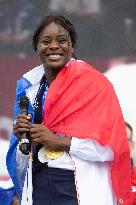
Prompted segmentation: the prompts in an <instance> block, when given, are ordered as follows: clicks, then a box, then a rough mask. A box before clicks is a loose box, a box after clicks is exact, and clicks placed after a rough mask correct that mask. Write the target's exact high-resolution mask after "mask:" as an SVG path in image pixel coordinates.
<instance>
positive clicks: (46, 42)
mask: <svg viewBox="0 0 136 205" xmlns="http://www.w3.org/2000/svg"><path fill="white" fill-rule="evenodd" d="M40 43H42V44H44V45H48V44H49V40H46V39H44V40H41V41H40Z"/></svg>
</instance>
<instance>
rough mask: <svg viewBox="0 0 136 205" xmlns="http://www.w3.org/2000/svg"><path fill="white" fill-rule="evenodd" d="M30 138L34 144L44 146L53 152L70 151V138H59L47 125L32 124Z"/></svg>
mask: <svg viewBox="0 0 136 205" xmlns="http://www.w3.org/2000/svg"><path fill="white" fill-rule="evenodd" d="M30 137H31V140H32V142H33V143H34V144H39V143H41V144H43V145H44V146H46V147H48V148H49V149H51V150H66V151H67V150H69V147H70V144H71V138H70V137H59V136H57V135H55V134H54V133H53V132H52V131H51V130H49V129H48V128H47V127H46V126H45V125H42V124H32V125H31V128H30Z"/></svg>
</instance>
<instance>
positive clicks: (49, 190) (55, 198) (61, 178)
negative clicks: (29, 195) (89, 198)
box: [33, 164, 78, 205]
mask: <svg viewBox="0 0 136 205" xmlns="http://www.w3.org/2000/svg"><path fill="white" fill-rule="evenodd" d="M33 205H78V200H77V192H76V186H75V179H74V172H73V171H71V170H64V169H58V168H49V167H48V166H46V164H41V166H38V167H37V168H35V170H34V171H33Z"/></svg>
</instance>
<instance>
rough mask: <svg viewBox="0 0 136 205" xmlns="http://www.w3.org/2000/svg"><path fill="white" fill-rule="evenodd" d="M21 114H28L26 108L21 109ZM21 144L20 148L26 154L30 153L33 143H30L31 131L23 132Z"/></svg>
mask: <svg viewBox="0 0 136 205" xmlns="http://www.w3.org/2000/svg"><path fill="white" fill-rule="evenodd" d="M21 114H25V115H28V111H27V109H26V108H22V109H21ZM20 144H21V146H20V150H21V152H22V153H23V154H24V155H29V152H30V150H31V145H30V137H29V133H28V132H27V133H22V134H21V143H20Z"/></svg>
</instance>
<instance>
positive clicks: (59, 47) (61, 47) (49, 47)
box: [37, 22, 73, 69]
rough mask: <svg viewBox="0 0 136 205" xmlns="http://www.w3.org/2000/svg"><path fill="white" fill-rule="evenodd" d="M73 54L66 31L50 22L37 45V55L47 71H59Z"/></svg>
mask: <svg viewBox="0 0 136 205" xmlns="http://www.w3.org/2000/svg"><path fill="white" fill-rule="evenodd" d="M72 52H73V48H72V43H71V39H70V36H69V33H68V32H67V30H65V29H64V28H63V27H62V26H60V25H58V24H56V23H54V22H52V23H50V24H49V25H48V26H46V27H45V28H44V29H43V31H42V34H41V36H40V39H39V42H38V45H37V54H38V56H39V57H40V59H41V61H42V63H43V64H44V65H45V66H46V67H47V68H48V69H61V68H62V67H63V66H64V65H65V64H67V62H68V61H69V60H70V58H71V54H72Z"/></svg>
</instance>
